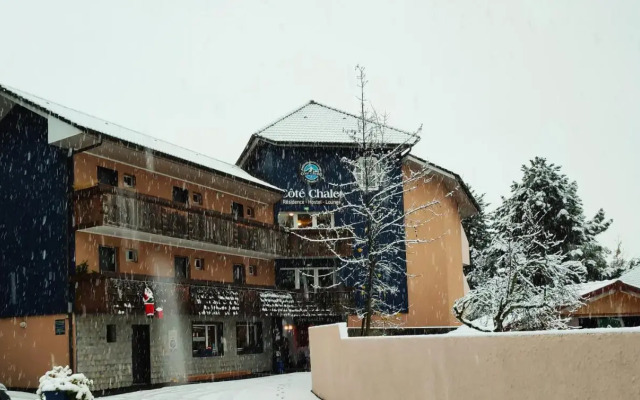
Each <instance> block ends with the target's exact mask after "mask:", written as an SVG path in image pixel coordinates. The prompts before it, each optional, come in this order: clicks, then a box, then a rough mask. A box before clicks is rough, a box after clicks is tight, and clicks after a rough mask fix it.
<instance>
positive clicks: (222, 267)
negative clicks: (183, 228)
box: [76, 232, 275, 286]
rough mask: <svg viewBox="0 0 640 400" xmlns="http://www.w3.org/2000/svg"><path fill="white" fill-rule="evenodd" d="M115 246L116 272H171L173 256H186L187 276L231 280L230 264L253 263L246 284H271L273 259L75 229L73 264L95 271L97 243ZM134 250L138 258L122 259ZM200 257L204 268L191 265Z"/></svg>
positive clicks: (96, 269) (97, 266)
mask: <svg viewBox="0 0 640 400" xmlns="http://www.w3.org/2000/svg"><path fill="white" fill-rule="evenodd" d="M100 245H104V246H110V247H116V248H118V251H117V254H118V260H117V272H123V273H129V274H140V275H152V276H160V277H172V276H174V274H175V272H174V261H173V258H174V256H183V257H189V264H190V271H189V274H190V275H189V276H190V278H191V279H199V280H210V281H216V282H233V265H234V264H243V265H245V267H246V266H249V265H255V266H257V267H258V268H257V269H258V273H257V275H256V276H250V275H249V271H248V270H246V280H247V282H246V283H247V284H249V285H264V286H273V285H275V266H274V261H273V260H261V259H255V258H249V257H242V256H234V255H227V254H219V253H215V252H207V251H201V250H192V249H186V248H181V247H172V246H167V245H162V244H155V243H148V242H142V241H137V240H129V239H120V238H116V237H111V236H103V235H96V234H91V233H86V232H77V233H76V264H80V263H82V262H83V261H87V264H88V265H89V271H96V272H98V271H99V269H100V267H99V264H98V246H100ZM126 249H135V250H137V251H138V262H129V261H126V257H125V250H126ZM196 258H203V259H204V264H205V265H204V268H203V269H202V270H196V269H195V266H194V264H195V261H194V260H195V259H196Z"/></svg>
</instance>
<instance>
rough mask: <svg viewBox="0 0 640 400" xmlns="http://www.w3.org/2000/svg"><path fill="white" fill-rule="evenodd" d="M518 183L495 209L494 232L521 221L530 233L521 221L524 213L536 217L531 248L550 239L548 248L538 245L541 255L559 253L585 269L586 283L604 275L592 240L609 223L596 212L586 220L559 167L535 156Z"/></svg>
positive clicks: (575, 187) (599, 253)
mask: <svg viewBox="0 0 640 400" xmlns="http://www.w3.org/2000/svg"><path fill="white" fill-rule="evenodd" d="M522 172H523V177H522V181H521V182H516V183H513V184H512V186H511V196H510V197H509V198H507V199H503V204H502V205H501V206H500V207H499V208H498V209H497V210H496V212H495V219H496V223H495V224H494V226H493V228H494V229H495V231H497V232H505V231H506V229H508V227H509V226H511V224H513V223H517V222H519V221H525V222H524V225H522V226H521V227H520V229H524V230H525V231H530V229H529V228H530V227H528V226H527V225H526V218H524V212H525V211H524V210H531V213H532V214H533V215H537V216H539V219H540V220H539V221H538V223H539V225H540V227H541V229H540V231H539V233H538V236H537V237H534V238H532V240H533V243H534V245H535V244H536V243H538V244H539V243H544V241H545V240H551V241H552V242H553V243H554V245H553V246H552V247H551V248H549V249H544V248H542V247H541V246H539V252H540V253H541V254H549V253H559V254H562V255H566V256H568V258H569V259H570V260H573V261H578V262H579V263H580V264H582V266H584V267H585V268H586V270H587V274H586V279H587V280H600V279H603V278H604V277H605V273H606V267H607V263H606V259H605V257H606V255H607V250H606V249H605V248H604V247H602V246H601V245H600V244H599V243H598V242H597V240H596V236H597V235H598V234H600V233H602V232H604V231H606V230H607V228H609V226H610V225H611V222H612V221H611V220H608V219H606V217H605V214H604V211H603V210H599V211H598V212H597V214H596V215H595V216H594V218H593V219H591V220H586V218H585V216H584V210H583V207H582V200H581V199H580V197H579V196H578V193H577V191H578V185H577V183H576V182H575V181H570V180H569V178H567V176H566V175H564V174H563V173H562V172H561V170H560V167H559V166H557V165H554V164H552V163H548V162H547V160H546V159H544V158H541V157H536V158H535V159H533V160H531V161H530V163H529V165H528V166H527V165H523V166H522Z"/></svg>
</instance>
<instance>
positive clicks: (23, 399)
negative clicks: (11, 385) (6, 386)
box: [7, 390, 40, 400]
mask: <svg viewBox="0 0 640 400" xmlns="http://www.w3.org/2000/svg"><path fill="white" fill-rule="evenodd" d="M7 393H8V394H9V397H11V400H36V399H40V397H38V396H37V395H35V394H34V393H27V392H14V391H13V390H9V391H8V392H7Z"/></svg>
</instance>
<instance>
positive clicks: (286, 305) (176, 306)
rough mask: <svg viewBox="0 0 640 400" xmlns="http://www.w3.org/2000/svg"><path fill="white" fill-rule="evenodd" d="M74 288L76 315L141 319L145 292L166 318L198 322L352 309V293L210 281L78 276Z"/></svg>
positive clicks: (334, 313) (315, 314) (339, 313)
mask: <svg viewBox="0 0 640 400" xmlns="http://www.w3.org/2000/svg"><path fill="white" fill-rule="evenodd" d="M72 280H73V281H74V283H75V293H76V296H75V303H74V310H75V312H76V313H78V314H115V315H128V314H132V315H144V314H143V311H144V305H143V302H142V294H143V293H144V288H145V287H149V288H150V289H151V290H152V291H153V293H154V299H155V305H156V308H157V307H162V308H163V310H164V314H165V315H167V316H170V315H202V316H236V315H240V316H263V317H301V316H304V317H322V316H343V315H347V314H348V313H349V311H350V310H352V309H353V304H354V300H353V292H351V291H349V290H346V291H324V292H318V293H310V294H303V293H302V292H300V291H287V290H278V289H275V288H269V287H258V286H236V285H228V284H221V283H214V282H208V281H197V280H185V279H182V280H177V281H176V280H173V279H167V278H158V277H151V276H141V275H135V276H132V275H125V274H118V273H103V274H93V273H91V274H80V275H76V276H74V277H73V278H72Z"/></svg>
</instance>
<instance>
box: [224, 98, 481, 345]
mask: <svg viewBox="0 0 640 400" xmlns="http://www.w3.org/2000/svg"><path fill="white" fill-rule="evenodd" d="M357 126H358V117H357V116H355V115H352V114H349V113H346V112H343V111H340V110H336V109H334V108H331V107H328V106H325V105H322V104H319V103H317V102H315V101H311V102H309V103H308V104H305V105H304V106H302V107H300V108H299V109H297V110H295V111H293V112H292V113H290V114H288V115H286V116H285V117H283V118H281V119H280V120H278V121H276V122H274V123H272V124H270V125H268V126H267V127H266V128H264V129H262V130H260V131H258V132H257V133H255V134H253V135H252V136H251V138H250V140H249V143H248V144H247V146H246V147H245V149H244V151H243V153H242V154H241V156H240V157H239V159H238V161H237V163H236V164H237V165H239V166H240V167H242V168H243V169H244V170H246V171H247V172H249V173H250V174H251V175H253V176H256V177H258V178H260V179H262V180H264V181H266V182H269V183H270V184H272V185H275V186H277V187H280V188H283V189H284V190H285V195H284V197H283V199H282V200H281V201H279V202H278V203H277V204H276V207H275V210H274V213H275V218H276V221H277V223H278V224H279V225H281V226H285V227H287V228H289V229H292V230H297V231H298V232H311V231H313V230H315V229H323V227H326V226H340V224H341V223H342V221H345V220H347V219H349V218H350V216H348V215H344V213H340V212H334V210H335V209H336V208H337V207H338V203H339V201H338V200H337V195H336V194H335V192H337V189H336V187H337V185H340V184H344V183H348V182H351V181H353V173H352V171H350V170H349V168H348V166H347V164H346V163H344V162H343V161H342V159H343V157H347V158H350V159H355V158H356V157H357V151H358V150H357V143H355V142H354V138H353V136H352V135H351V134H349V132H353V131H354V130H355V129H356V127H357ZM407 135H408V134H407V132H403V131H401V130H398V129H395V128H392V127H387V131H386V133H385V142H388V143H389V144H390V145H400V144H402V143H404V142H406V140H407ZM309 168H312V173H311V175H310V176H309V174H308V169H309ZM424 168H426V169H427V170H428V171H429V174H428V179H425V180H423V181H421V182H419V183H412V185H413V186H415V189H413V190H407V191H405V193H404V195H403V194H402V193H399V194H398V196H400V198H399V201H396V203H397V204H398V205H399V207H403V208H404V209H403V211H408V210H409V209H414V208H415V207H416V206H417V205H420V204H426V203H428V202H431V201H434V200H436V201H438V202H439V204H438V205H436V206H434V207H433V208H431V209H428V210H426V209H425V210H421V211H419V212H416V213H412V214H409V216H408V218H407V221H405V225H407V226H414V225H418V227H417V228H415V229H414V228H412V229H410V230H406V232H400V233H399V234H400V235H405V236H406V238H407V239H409V240H411V239H425V241H424V242H422V243H414V244H410V245H408V248H406V249H405V253H406V254H405V258H404V263H405V270H406V273H403V274H402V275H401V276H395V277H393V278H392V279H394V282H393V283H394V285H395V286H396V287H398V288H399V294H398V295H396V296H394V297H390V298H389V302H390V303H392V307H393V309H394V310H400V311H401V312H400V313H398V314H397V315H395V316H394V317H392V318H389V319H386V320H377V321H376V322H377V324H376V325H377V326H378V327H380V328H388V329H402V330H405V331H407V330H408V332H418V333H420V332H428V331H436V330H438V329H444V330H447V329H450V328H451V327H454V326H457V325H458V322H457V321H456V320H455V318H454V317H453V315H452V313H451V309H452V306H453V303H454V302H455V300H457V299H458V298H460V297H462V296H463V295H464V293H465V285H466V279H465V277H464V275H463V272H462V268H463V265H468V263H469V248H468V247H469V246H468V242H467V239H466V236H465V233H464V230H463V229H462V226H461V220H462V219H463V218H466V217H469V216H471V215H474V214H475V213H477V211H478V206H477V203H476V202H475V200H474V199H473V197H472V196H471V194H470V193H469V191H468V189H467V187H466V186H465V184H464V182H463V181H462V179H461V178H460V176H458V175H457V174H455V173H453V172H451V171H448V170H446V169H444V168H442V167H439V166H437V165H434V164H431V163H428V162H427V161H425V160H424V159H421V158H419V157H417V156H415V155H412V154H408V155H406V156H405V157H404V159H403V160H402V161H401V162H400V163H399V164H398V166H397V174H398V179H402V178H403V177H405V176H409V173H410V172H411V171H420V170H422V169H424ZM402 197H403V198H402ZM435 215H437V217H435V218H434V216H435ZM427 220H428V221H429V222H428V223H424V224H417V222H418V221H427ZM387 240H396V238H392V237H389V238H387ZM429 241H430V242H429ZM336 262H337V260H335V259H332V258H327V257H323V256H322V255H321V254H319V255H315V256H314V257H306V256H303V257H298V258H296V257H290V258H287V259H277V260H276V261H275V268H276V284H277V285H278V286H279V287H286V288H289V289H296V290H306V291H312V292H313V291H318V290H322V288H323V287H327V286H334V285H336V284H342V285H344V286H345V287H349V286H350V281H349V275H350V272H349V271H346V270H345V269H342V270H339V273H338V274H335V273H332V271H335V270H336V267H337V264H336ZM289 322H291V325H290V326H292V327H293V330H290V331H289V332H288V333H290V334H293V338H292V339H293V340H292V343H294V344H296V345H301V346H306V344H307V339H306V332H307V327H308V325H309V324H313V323H317V321H307V319H306V318H293V319H289ZM360 325H361V322H360V320H358V318H356V316H355V315H351V316H349V318H348V326H349V327H350V328H357V327H360Z"/></svg>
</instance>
